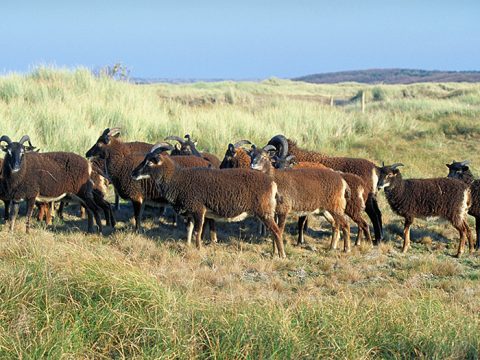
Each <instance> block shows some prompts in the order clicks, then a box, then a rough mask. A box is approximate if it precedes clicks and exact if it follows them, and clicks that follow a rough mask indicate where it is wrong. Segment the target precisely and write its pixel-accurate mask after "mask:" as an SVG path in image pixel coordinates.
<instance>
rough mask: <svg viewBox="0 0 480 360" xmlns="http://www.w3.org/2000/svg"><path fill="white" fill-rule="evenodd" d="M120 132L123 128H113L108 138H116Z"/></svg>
mask: <svg viewBox="0 0 480 360" xmlns="http://www.w3.org/2000/svg"><path fill="white" fill-rule="evenodd" d="M120 130H122V128H119V127H114V128H111V129H110V130H109V132H108V133H107V135H108V136H115V135H117V134H119V133H120Z"/></svg>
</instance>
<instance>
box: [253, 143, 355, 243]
mask: <svg viewBox="0 0 480 360" xmlns="http://www.w3.org/2000/svg"><path fill="white" fill-rule="evenodd" d="M275 150H276V148H275V147H273V146H272V145H267V146H265V147H264V148H262V149H258V148H253V149H252V151H251V165H250V167H251V168H252V169H254V170H259V171H261V172H263V173H265V174H267V175H268V176H270V177H271V179H272V180H273V181H275V183H276V184H277V186H278V200H277V206H276V208H275V214H276V215H277V216H278V227H279V229H280V231H282V232H283V230H284V228H285V223H286V219H287V216H288V215H289V214H299V216H305V215H306V214H325V215H326V216H328V217H330V218H331V219H332V221H331V222H332V225H333V229H334V231H333V233H332V242H331V245H330V247H331V249H336V248H337V243H338V238H339V234H340V230H342V232H343V237H344V251H345V252H349V251H350V226H349V224H348V221H347V220H346V218H345V216H344V213H345V208H346V205H347V198H348V197H349V193H350V189H349V187H348V185H347V183H346V181H345V180H344V179H343V178H342V176H341V175H340V174H338V173H337V172H335V171H332V170H330V169H321V168H318V167H317V168H310V169H283V170H277V169H275V168H274V167H273V166H272V163H271V160H270V156H271V154H270V152H272V151H275Z"/></svg>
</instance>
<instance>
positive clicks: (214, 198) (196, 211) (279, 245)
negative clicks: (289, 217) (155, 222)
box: [131, 151, 286, 258]
mask: <svg viewBox="0 0 480 360" xmlns="http://www.w3.org/2000/svg"><path fill="white" fill-rule="evenodd" d="M174 159H175V157H174V156H172V157H168V156H165V155H162V154H160V153H159V152H158V151H152V152H150V153H148V154H147V155H146V156H145V158H144V160H143V161H142V162H141V163H140V165H138V166H137V167H136V168H135V169H134V170H133V172H132V174H131V175H132V177H133V178H134V179H144V178H148V179H151V180H153V181H155V183H156V186H157V187H158V188H159V191H160V192H161V193H162V194H163V195H164V197H165V199H167V200H168V202H169V203H170V204H171V205H172V206H173V207H174V209H175V210H176V211H177V212H178V213H183V214H185V215H187V216H191V217H192V218H193V221H194V231H195V232H196V237H195V243H196V246H197V248H200V247H201V235H202V227H203V223H204V221H205V218H210V219H216V218H226V219H227V220H228V221H240V220H242V219H244V218H245V217H246V216H248V215H252V216H256V217H258V218H259V219H260V220H262V221H263V222H264V223H265V225H266V226H267V227H268V228H269V229H270V230H271V231H272V233H273V234H274V236H275V247H274V248H276V249H278V254H279V256H280V257H282V258H283V257H285V256H286V255H285V251H284V249H283V242H282V233H281V231H280V230H279V228H278V226H277V224H275V221H274V219H273V217H274V212H275V205H276V195H277V186H276V184H275V182H273V181H272V180H271V179H270V178H269V177H268V176H266V175H265V174H262V173H260V172H255V171H251V170H250V169H213V168H181V167H179V166H177V165H175V163H174Z"/></svg>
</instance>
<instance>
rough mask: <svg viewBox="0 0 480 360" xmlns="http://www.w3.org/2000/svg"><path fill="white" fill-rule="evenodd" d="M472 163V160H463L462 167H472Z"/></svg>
mask: <svg viewBox="0 0 480 360" xmlns="http://www.w3.org/2000/svg"><path fill="white" fill-rule="evenodd" d="M470 163H471V161H470V160H463V161H462V162H461V163H460V165H461V166H467V165H470Z"/></svg>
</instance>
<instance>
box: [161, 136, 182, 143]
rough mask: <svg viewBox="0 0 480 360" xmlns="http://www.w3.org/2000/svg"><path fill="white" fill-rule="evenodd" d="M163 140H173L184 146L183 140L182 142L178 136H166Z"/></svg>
mask: <svg viewBox="0 0 480 360" xmlns="http://www.w3.org/2000/svg"><path fill="white" fill-rule="evenodd" d="M164 140H175V141H178V142H179V143H180V144H182V145H183V144H185V140H183V139H182V138H181V137H180V136H174V135H171V136H167V137H166V138H165V139H164Z"/></svg>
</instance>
